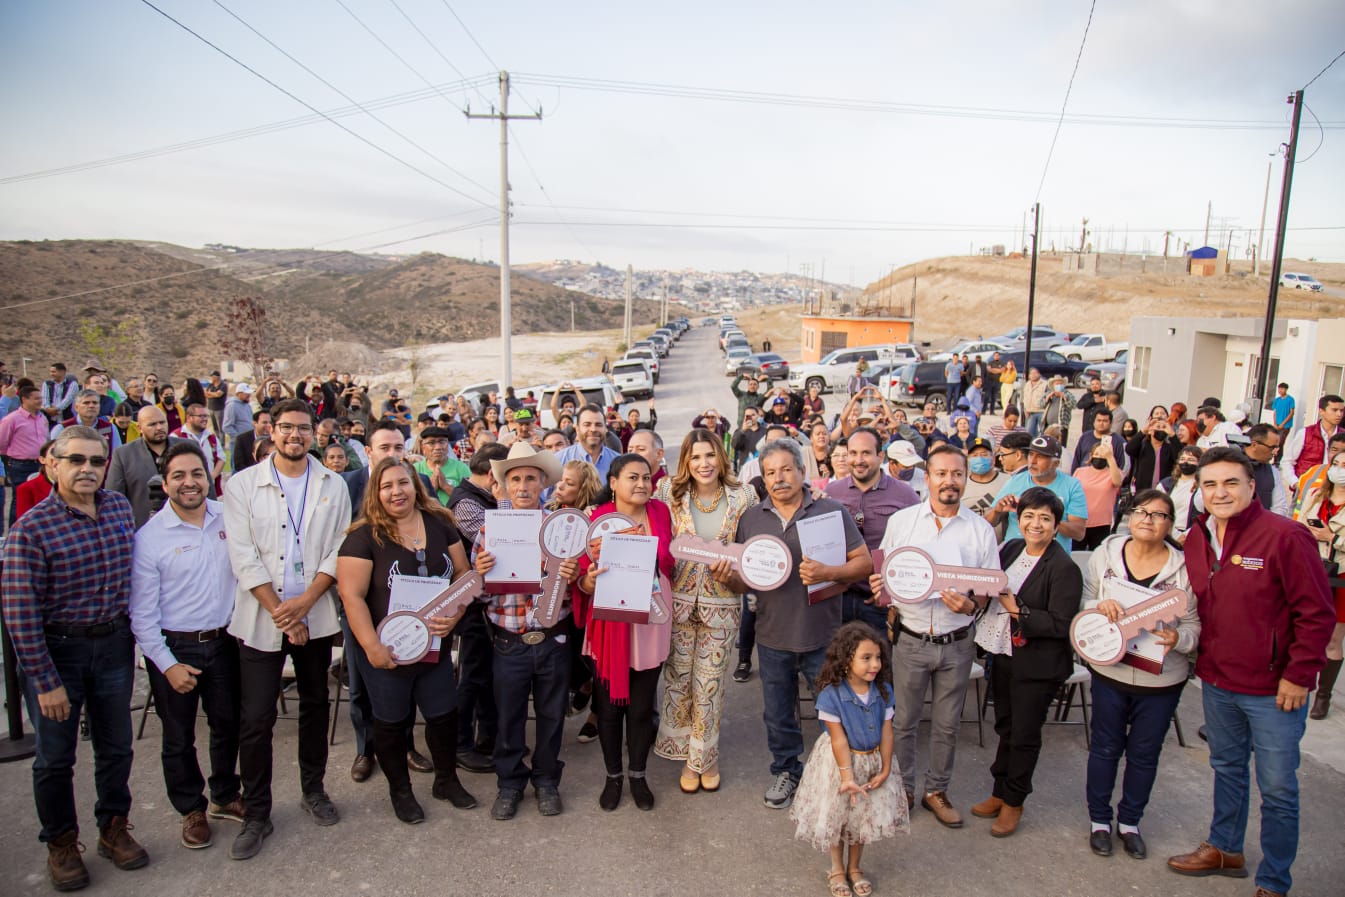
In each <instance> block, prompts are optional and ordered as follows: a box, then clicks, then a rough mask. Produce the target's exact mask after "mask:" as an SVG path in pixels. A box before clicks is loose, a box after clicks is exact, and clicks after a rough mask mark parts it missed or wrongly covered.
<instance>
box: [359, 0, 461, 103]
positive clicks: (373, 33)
mask: <svg viewBox="0 0 1345 897" xmlns="http://www.w3.org/2000/svg"><path fill="white" fill-rule="evenodd" d="M336 3H337V5H338V6H340V7H341V8H342V9H344V10H345V11H346V12H347V13H348V14H349V15H350V17H351V18H352V19H354V20H355V21H356V22H357V23H358V24H359V26H360V27H361V28H363V29H364V30H365V31H367V32H369V36H370V37H372V38H373V39H374V40H376V41H378V42H379V43H380V44H382V46H383V49H385V50H387V51H388V52H389V53H391V54H392V55H393V56H394V57H396V59H397V61H398V62H400V63H401V64H402V65H404V66H406V68H407V70H408V71H410V72H411V74H413V75H415V76H416V77H417V78H419V79H420V80H421V81H422V82H424V84H425V86H426V87H428V88H430V89H431V90H433V91H434V92H435V93H437V94H438V95H439V97H440V98H441V99H442V100H443V101H444V102H445V103H448V105H450V106H452V107H453V108H454V109H456V110H458V111H459V112H461V113H462V114H464V115H466V114H467V110H466V109H464V108H462V107H461V106H459V105H458V104H457V103H455V102H453V101H452V100H450V99H449V98H448V96H447V95H446V94H444V93H443V92H442V91H440V90H439V89H438V88H436V87H435V86H434V85H433V84H432V83H430V79H428V78H426V77H425V76H424V75H422V74H421V73H420V70H419V69H417V68H416V67H415V66H414V65H412V64H411V63H409V62H407V61H406V58H405V57H403V56H402V54H400V53H398V52H397V51H396V50H394V49H393V48H392V46H391V45H390V44H389V43H388V42H387V41H385V40H383V38H381V37H379V36H378V32H376V31H374V29H372V28H370V27H369V26H368V25H366V24H364V20H363V19H361V18H360V17H359V16H357V15H355V11H354V10H353V9H351V8H350V7H349V6H346V4H345V0H336ZM392 5H393V6H397V4H396V3H393V4H392ZM397 11H398V12H401V7H400V6H397ZM402 15H403V16H405V15H406V13H402ZM407 21H410V18H409V17H408V18H407ZM411 27H412V28H415V27H416V26H415V23H414V22H412V23H411ZM416 31H418V32H419V31H420V29H419V28H416ZM421 37H425V35H424V33H423V32H421ZM425 39H426V40H427V41H428V40H429V38H425ZM449 65H452V63H449ZM454 71H457V69H456V68H455V69H454Z"/></svg>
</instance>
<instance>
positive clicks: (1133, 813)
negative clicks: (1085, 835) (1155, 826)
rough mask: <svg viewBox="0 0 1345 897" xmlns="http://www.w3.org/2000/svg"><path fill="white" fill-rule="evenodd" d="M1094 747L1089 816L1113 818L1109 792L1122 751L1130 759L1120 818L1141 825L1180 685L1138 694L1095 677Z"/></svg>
mask: <svg viewBox="0 0 1345 897" xmlns="http://www.w3.org/2000/svg"><path fill="white" fill-rule="evenodd" d="M1092 692H1093V717H1092V720H1091V723H1092V739H1091V741H1092V746H1091V747H1090V748H1089V749H1088V781H1087V784H1086V786H1085V788H1084V790H1085V793H1086V794H1087V796H1088V818H1089V820H1090V821H1092V822H1106V823H1110V822H1111V814H1112V809H1111V796H1112V790H1113V789H1114V788H1115V787H1116V772H1117V769H1118V768H1119V767H1120V765H1121V755H1122V754H1124V755H1125V758H1126V771H1125V778H1124V779H1122V780H1121V800H1120V802H1119V803H1118V804H1117V805H1116V819H1117V821H1118V822H1120V823H1121V824H1122V825H1139V824H1140V817H1141V816H1143V815H1144V808H1145V806H1147V805H1148V803H1149V794H1150V793H1151V792H1152V791H1153V787H1154V779H1155V778H1157V777H1158V755H1159V754H1160V753H1162V751H1163V739H1164V738H1166V737H1167V733H1168V727H1169V726H1170V725H1172V714H1173V711H1175V710H1176V709H1177V704H1178V702H1180V701H1181V699H1182V693H1181V689H1178V690H1177V691H1175V692H1172V693H1171V694H1147V695H1142V694H1134V693H1131V692H1124V691H1121V690H1120V689H1118V688H1115V687H1113V686H1112V685H1110V684H1108V682H1107V680H1106V678H1104V677H1102V676H1098V675H1094V676H1093V686H1092Z"/></svg>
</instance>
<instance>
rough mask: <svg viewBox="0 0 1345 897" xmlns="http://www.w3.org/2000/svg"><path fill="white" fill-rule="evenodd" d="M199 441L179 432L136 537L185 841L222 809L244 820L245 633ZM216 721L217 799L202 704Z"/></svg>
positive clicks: (199, 837)
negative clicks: (233, 621)
mask: <svg viewBox="0 0 1345 897" xmlns="http://www.w3.org/2000/svg"><path fill="white" fill-rule="evenodd" d="M206 464H207V462H206V459H205V456H204V455H203V454H202V453H201V450H200V448H199V447H197V446H196V445H195V444H193V443H190V442H177V443H174V444H173V445H171V446H169V447H168V449H167V450H166V451H165V452H164V456H163V461H162V462H161V464H160V469H161V470H162V471H163V488H164V493H165V494H166V495H167V497H168V502H167V504H165V505H164V507H163V508H162V510H160V511H159V512H158V513H157V514H155V515H154V516H153V517H151V518H150V519H149V520H148V521H146V523H145V525H144V526H143V527H141V528H140V530H139V531H138V532H137V533H136V537H135V554H134V562H133V566H132V571H131V607H130V610H131V631H132V632H133V633H134V634H135V640H136V644H138V645H139V646H140V650H141V651H142V652H143V653H144V655H145V660H146V663H145V670H146V672H148V673H149V684H150V688H151V689H152V690H153V693H154V709H155V712H156V713H157V714H158V716H159V720H160V721H161V723H162V724H163V751H162V760H163V778H164V784H165V785H166V786H167V788H168V800H169V802H170V803H171V804H172V805H173V809H175V810H177V811H178V812H179V813H180V814H182V844H183V846H184V847H190V848H201V847H209V846H210V843H211V834H210V823H209V821H208V820H207V819H206V816H207V813H208V814H209V815H210V816H212V817H214V818H215V819H232V820H234V821H236V822H242V821H243V802H242V800H241V799H240V797H239V788H240V785H241V782H240V780H239V778H238V772H237V764H238V695H239V686H238V642H236V641H235V640H234V639H233V638H232V637H231V636H230V635H229V632H228V629H227V628H226V627H227V626H228V625H229V620H230V618H231V617H232V616H233V609H234V590H235V589H236V588H237V587H238V581H237V580H235V579H234V575H233V570H232V569H231V567H230V566H229V545H228V542H227V540H226V539H225V533H224V509H223V508H222V507H221V506H220V503H219V502H217V501H211V500H210V499H208V498H207V497H206V496H207V494H208V493H209V491H210V479H209V474H208V473H207V470H206ZM198 706H202V707H204V709H205V715H206V721H207V723H208V724H209V726H210V800H209V801H208V802H207V800H206V797H205V793H204V791H205V785H206V780H205V778H204V777H203V776H202V774H201V765H200V763H199V762H198V761H197V758H196V710H197V707H198Z"/></svg>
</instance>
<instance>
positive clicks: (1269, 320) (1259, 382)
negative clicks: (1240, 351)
mask: <svg viewBox="0 0 1345 897" xmlns="http://www.w3.org/2000/svg"><path fill="white" fill-rule="evenodd" d="M1288 102H1289V103H1290V104H1291V105H1292V106H1293V107H1294V121H1293V124H1292V125H1290V126H1289V147H1288V149H1287V150H1286V151H1285V154H1284V182H1283V183H1282V184H1281V186H1280V216H1279V219H1280V220H1279V226H1278V227H1277V228H1276V229H1275V258H1274V259H1273V260H1272V261H1271V263H1270V292H1269V295H1268V297H1267V299H1266V321H1265V324H1264V326H1263V327H1262V333H1261V364H1260V365H1259V366H1258V369H1257V371H1256V395H1255V399H1256V408H1255V411H1256V416H1255V417H1254V418H1252V419H1253V420H1254V421H1260V420H1261V409H1262V408H1264V407H1265V398H1266V380H1267V379H1268V378H1269V376H1270V334H1271V330H1272V329H1273V328H1274V326H1275V304H1276V303H1277V302H1278V301H1279V297H1280V266H1281V265H1283V264H1284V234H1285V231H1286V229H1287V228H1288V226H1289V192H1290V190H1291V189H1292V188H1293V185H1294V153H1296V152H1297V151H1298V123H1299V120H1300V119H1302V117H1303V91H1301V90H1296V91H1294V92H1293V93H1292V94H1290V95H1289V99H1288Z"/></svg>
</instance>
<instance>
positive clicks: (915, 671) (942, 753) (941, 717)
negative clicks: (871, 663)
mask: <svg viewBox="0 0 1345 897" xmlns="http://www.w3.org/2000/svg"><path fill="white" fill-rule="evenodd" d="M975 656H976V643H975V642H974V641H972V639H971V638H970V637H968V638H964V639H962V640H961V641H957V642H951V643H949V644H947V645H931V644H930V643H929V642H925V641H921V640H920V639H917V638H914V637H913V636H911V634H910V633H906V632H903V633H901V635H900V636H899V637H898V638H897V640H896V644H895V646H894V648H893V651H892V684H893V690H894V691H895V692H896V694H895V698H896V712H895V713H894V714H893V717H892V731H893V736H894V742H895V743H894V747H893V759H894V760H896V762H897V765H898V767H900V769H901V779H902V784H903V785H905V787H906V790H907V791H914V790H915V735H916V729H917V727H918V726H919V725H920V716H921V714H922V713H923V711H924V708H925V691H926V689H928V688H930V686H931V685H932V686H933V689H932V692H933V694H932V698H931V703H930V710H929V718H930V722H929V771H928V772H927V773H926V774H925V791H947V790H948V783H949V781H950V780H951V779H952V777H953V761H954V759H955V756H956V754H957V729H958V726H959V725H960V724H961V722H962V706H963V704H964V703H965V702H966V698H967V682H968V680H969V679H970V677H971V662H972V658H974V657H975Z"/></svg>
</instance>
